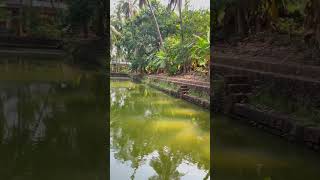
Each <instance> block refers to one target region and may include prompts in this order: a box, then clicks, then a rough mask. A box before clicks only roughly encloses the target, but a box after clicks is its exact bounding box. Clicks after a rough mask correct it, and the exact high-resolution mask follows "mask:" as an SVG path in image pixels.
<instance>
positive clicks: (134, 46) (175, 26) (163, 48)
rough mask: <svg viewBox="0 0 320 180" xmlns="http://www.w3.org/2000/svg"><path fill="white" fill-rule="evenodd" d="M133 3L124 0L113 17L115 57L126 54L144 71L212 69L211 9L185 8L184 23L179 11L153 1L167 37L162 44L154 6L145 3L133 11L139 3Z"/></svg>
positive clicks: (163, 35) (134, 67)
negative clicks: (210, 48) (210, 61)
mask: <svg viewBox="0 0 320 180" xmlns="http://www.w3.org/2000/svg"><path fill="white" fill-rule="evenodd" d="M129 2H131V1H129ZM121 3H122V4H121ZM129 5H130V3H128V1H120V3H119V4H118V10H117V12H116V15H114V16H113V17H112V18H111V26H112V27H111V29H113V30H112V31H111V32H112V45H113V47H114V49H116V50H115V51H116V53H115V54H114V57H113V59H119V57H122V59H125V60H127V61H130V62H131V63H132V66H131V68H132V70H135V71H139V72H142V73H144V72H148V73H156V72H166V73H169V74H177V73H181V72H188V71H191V70H194V71H198V72H203V73H207V72H208V62H209V55H210V50H209V46H210V42H209V35H210V33H209V32H210V13H209V11H208V10H188V9H187V7H186V8H184V10H183V11H182V13H181V18H182V20H183V24H181V23H180V22H181V20H180V17H179V14H177V13H176V12H175V11H172V9H170V8H167V7H165V6H164V5H162V4H160V3H159V2H158V1H150V5H151V6H152V9H154V14H155V17H156V22H157V23H158V25H159V30H160V32H161V36H162V38H163V44H162V43H161V42H160V41H159V39H160V38H159V35H158V32H157V28H156V25H155V20H154V18H153V15H152V12H151V11H150V8H146V7H144V8H143V7H142V8H141V9H139V10H138V11H137V10H135V11H132V13H130V11H129V10H128V9H131V10H133V9H135V8H134V7H135V6H134V4H131V5H132V8H128V6H129ZM128 11H129V12H128ZM181 25H183V28H181ZM181 34H183V36H181ZM182 37H183V39H182Z"/></svg>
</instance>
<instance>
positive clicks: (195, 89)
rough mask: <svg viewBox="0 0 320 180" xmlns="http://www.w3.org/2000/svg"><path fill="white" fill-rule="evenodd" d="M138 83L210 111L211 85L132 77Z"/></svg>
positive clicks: (160, 78) (150, 76)
mask: <svg viewBox="0 0 320 180" xmlns="http://www.w3.org/2000/svg"><path fill="white" fill-rule="evenodd" d="M131 77H132V79H133V80H134V81H137V82H143V83H146V84H148V85H149V86H151V87H153V88H155V89H157V90H160V91H162V92H164V93H166V94H169V95H171V96H174V97H176V98H180V99H183V100H185V101H188V102H190V103H192V104H195V105H198V106H200V107H203V108H205V109H210V85H209V83H207V82H194V81H193V82H191V81H188V80H182V79H179V80H178V79H174V78H172V77H170V78H169V77H167V78H165V77H158V76H154V75H148V76H142V75H131Z"/></svg>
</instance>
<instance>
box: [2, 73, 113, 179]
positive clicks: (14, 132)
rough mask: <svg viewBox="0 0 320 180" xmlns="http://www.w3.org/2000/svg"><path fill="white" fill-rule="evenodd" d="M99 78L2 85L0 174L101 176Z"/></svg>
mask: <svg viewBox="0 0 320 180" xmlns="http://www.w3.org/2000/svg"><path fill="white" fill-rule="evenodd" d="M103 81H104V79H101V78H98V77H97V78H96V77H86V76H82V77H81V79H80V83H77V82H71V83H69V82H68V83H66V82H64V83H44V82H36V83H31V84H30V83H27V84H21V83H15V84H16V85H15V86H12V87H11V86H9V85H8V87H6V88H1V89H0V95H1V98H0V100H1V102H0V159H1V162H0V179H11V178H12V177H16V176H21V177H23V178H24V179H47V177H48V176H49V177H50V176H52V175H53V174H54V175H55V177H57V178H58V177H59V179H67V178H69V179H70V178H71V179H74V177H77V176H79V175H77V174H79V173H84V174H85V175H84V177H83V178H85V179H88V177H90V178H92V179H96V178H97V177H100V178H102V177H105V173H106V172H105V169H103V168H104V167H105V166H106V164H104V163H105V162H106V160H105V159H104V158H103V157H105V147H104V144H105V141H106V139H105V131H106V127H105V119H104V118H105V117H106V116H105V114H106V113H108V112H107V111H106V108H105V107H106V106H105V101H104V100H105V99H106V98H104V96H105V95H104V91H103V89H104V87H103ZM3 84H5V83H3ZM101 86H102V87H101ZM12 99H16V100H15V101H13V100H12ZM12 102H14V103H12ZM5 107H6V108H5ZM6 132H8V133H9V135H8V136H6ZM87 172H88V173H87ZM89 172H90V173H89Z"/></svg>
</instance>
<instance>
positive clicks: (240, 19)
mask: <svg viewBox="0 0 320 180" xmlns="http://www.w3.org/2000/svg"><path fill="white" fill-rule="evenodd" d="M236 18H237V20H236V22H237V32H238V34H239V35H241V36H242V35H244V34H245V32H246V30H245V20H244V13H243V9H242V8H240V7H238V8H237V16H236Z"/></svg>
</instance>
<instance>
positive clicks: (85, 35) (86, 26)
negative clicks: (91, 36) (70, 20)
mask: <svg viewBox="0 0 320 180" xmlns="http://www.w3.org/2000/svg"><path fill="white" fill-rule="evenodd" d="M88 33H89V27H88V22H84V23H83V35H84V38H86V39H87V38H88Z"/></svg>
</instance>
